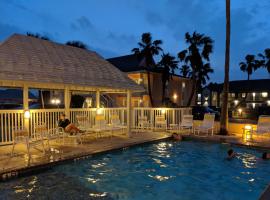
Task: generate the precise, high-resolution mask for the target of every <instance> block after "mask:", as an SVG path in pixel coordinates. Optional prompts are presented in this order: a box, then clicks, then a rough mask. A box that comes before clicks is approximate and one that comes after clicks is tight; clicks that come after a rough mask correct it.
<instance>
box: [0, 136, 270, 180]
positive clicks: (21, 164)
mask: <svg viewBox="0 0 270 200" xmlns="http://www.w3.org/2000/svg"><path fill="white" fill-rule="evenodd" d="M170 136H171V133H168V132H167V133H166V132H143V133H133V134H132V137H130V138H129V137H127V136H125V135H122V134H117V133H116V134H114V136H113V137H112V138H110V137H103V138H99V139H95V138H94V137H93V136H89V137H84V138H83V144H75V143H74V141H72V138H70V141H66V142H65V143H64V144H63V143H61V142H56V141H52V142H51V145H50V147H51V148H50V149H47V151H46V154H45V155H44V154H43V153H42V151H39V150H36V149H32V150H31V155H32V159H31V161H30V162H28V157H27V154H26V148H25V146H24V145H17V146H16V148H15V155H14V156H13V157H11V156H10V153H11V149H12V145H6V146H0V180H5V179H9V178H12V177H17V176H20V175H22V174H25V173H28V172H29V173H31V172H33V171H35V170H40V169H41V168H43V167H45V168H46V167H51V166H53V165H56V164H59V163H61V162H64V161H67V160H76V159H77V158H81V157H85V156H91V155H94V154H97V153H104V152H107V151H110V150H115V149H121V148H127V147H130V146H133V145H138V144H143V143H148V142H154V141H158V140H164V139H167V138H169V137H170ZM183 137H184V139H186V140H189V139H190V140H199V141H206V142H218V143H229V144H232V145H238V146H245V147H251V148H259V149H265V150H268V151H270V137H269V139H268V138H263V139H260V138H254V140H253V141H252V142H245V141H243V139H242V137H241V135H231V136H221V135H214V136H198V135H189V134H186V133H183ZM73 140H74V139H73Z"/></svg>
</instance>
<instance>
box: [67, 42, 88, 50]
mask: <svg viewBox="0 0 270 200" xmlns="http://www.w3.org/2000/svg"><path fill="white" fill-rule="evenodd" d="M66 45H69V46H73V47H78V48H81V49H87V45H86V44H84V43H83V42H81V41H67V42H66Z"/></svg>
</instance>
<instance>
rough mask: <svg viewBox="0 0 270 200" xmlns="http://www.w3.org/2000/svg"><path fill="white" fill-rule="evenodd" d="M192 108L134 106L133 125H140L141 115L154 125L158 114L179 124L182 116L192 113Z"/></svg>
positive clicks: (169, 122)
mask: <svg viewBox="0 0 270 200" xmlns="http://www.w3.org/2000/svg"><path fill="white" fill-rule="evenodd" d="M191 112H192V109H191V108H189V107H186V108H134V109H133V112H132V115H133V116H132V127H134V128H136V127H138V126H139V123H140V122H139V120H140V117H144V118H146V119H147V121H149V122H150V127H154V124H155V118H156V116H160V115H164V116H165V119H166V121H167V125H169V124H179V123H180V122H181V121H182V116H183V115H186V114H191Z"/></svg>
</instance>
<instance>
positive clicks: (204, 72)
mask: <svg viewBox="0 0 270 200" xmlns="http://www.w3.org/2000/svg"><path fill="white" fill-rule="evenodd" d="M213 72H214V70H213V69H212V68H211V66H210V64H209V63H206V64H204V66H203V67H202V68H200V69H199V71H198V77H199V78H198V81H197V88H198V91H200V92H201V91H202V87H203V86H204V85H205V84H206V82H207V80H209V79H210V77H209V73H213Z"/></svg>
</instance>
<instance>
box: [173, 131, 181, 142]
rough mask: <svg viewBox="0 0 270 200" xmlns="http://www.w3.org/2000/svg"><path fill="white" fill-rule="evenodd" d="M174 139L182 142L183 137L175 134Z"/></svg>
mask: <svg viewBox="0 0 270 200" xmlns="http://www.w3.org/2000/svg"><path fill="white" fill-rule="evenodd" d="M172 137H173V139H174V140H177V141H182V136H181V135H178V134H177V133H173V134H172Z"/></svg>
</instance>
